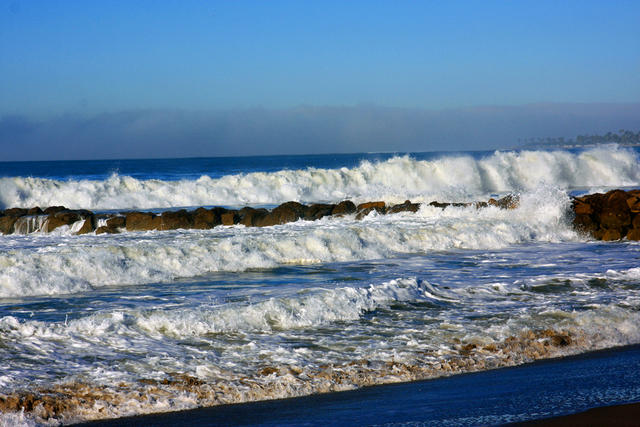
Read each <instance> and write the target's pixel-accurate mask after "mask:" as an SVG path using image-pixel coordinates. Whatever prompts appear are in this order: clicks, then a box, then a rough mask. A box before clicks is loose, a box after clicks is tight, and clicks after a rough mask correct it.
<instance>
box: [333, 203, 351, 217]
mask: <svg viewBox="0 0 640 427" xmlns="http://www.w3.org/2000/svg"><path fill="white" fill-rule="evenodd" d="M356 210H357V209H356V205H355V204H354V203H353V202H352V201H351V200H344V201H342V202H340V203H338V204H337V205H336V206H335V207H334V208H333V209H332V210H331V215H349V214H352V213H355V211H356Z"/></svg>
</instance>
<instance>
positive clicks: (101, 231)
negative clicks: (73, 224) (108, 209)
mask: <svg viewBox="0 0 640 427" xmlns="http://www.w3.org/2000/svg"><path fill="white" fill-rule="evenodd" d="M119 232H120V229H119V228H118V227H110V226H108V225H103V226H102V227H98V228H96V235H97V234H105V233H106V234H117V233H119Z"/></svg>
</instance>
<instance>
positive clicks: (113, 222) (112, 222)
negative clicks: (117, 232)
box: [107, 216, 126, 229]
mask: <svg viewBox="0 0 640 427" xmlns="http://www.w3.org/2000/svg"><path fill="white" fill-rule="evenodd" d="M125 227H126V218H125V217H123V216H114V217H111V218H109V219H108V220H107V228H115V229H118V228H125Z"/></svg>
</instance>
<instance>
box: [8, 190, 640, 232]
mask: <svg viewBox="0 0 640 427" xmlns="http://www.w3.org/2000/svg"><path fill="white" fill-rule="evenodd" d="M518 204H519V198H518V197H517V196H516V195H507V196H505V197H503V198H500V199H489V200H488V201H486V202H484V201H482V202H473V203H442V202H437V201H433V202H430V203H428V205H429V206H433V207H436V208H441V209H445V208H447V207H449V206H453V207H475V208H477V209H481V208H486V207H489V206H496V207H498V208H501V209H513V208H516V207H517V206H518ZM420 206H421V204H420V203H412V202H411V201H410V200H407V201H405V202H404V203H400V204H395V205H388V204H386V203H385V202H383V201H373V202H366V203H361V204H359V205H356V204H354V203H353V202H352V201H350V200H345V201H342V202H340V203H337V204H323V203H316V204H312V205H303V204H301V203H298V202H286V203H283V204H281V205H279V206H277V207H275V208H273V209H271V210H268V209H263V208H252V207H248V206H247V207H244V208H242V209H227V208H223V207H214V208H210V209H208V208H204V207H201V208H198V209H195V210H191V211H188V210H186V209H181V210H177V211H166V212H162V213H153V212H140V211H127V212H120V213H112V214H111V213H110V214H107V213H94V212H91V211H88V210H72V209H67V208H65V207H64V206H50V207H48V208H46V209H41V208H40V207H34V208H30V209H26V208H10V209H5V210H4V211H0V233H2V234H28V233H33V232H51V231H54V230H56V229H57V228H59V227H62V226H67V227H69V229H70V230H71V233H74V234H86V233H94V232H95V234H104V233H109V234H114V233H120V232H122V231H149V230H177V229H198V230H205V229H211V228H213V227H217V226H220V225H236V224H242V225H244V226H246V227H267V226H271V225H278V224H285V223H288V222H294V221H298V220H306V221H315V220H318V219H321V218H324V217H328V216H343V215H351V214H355V218H356V219H358V220H360V219H362V218H364V217H365V216H367V215H368V214H369V213H371V212H372V211H376V212H377V213H378V214H380V215H388V214H395V213H399V212H417V211H418V209H420ZM571 206H572V212H571V214H572V215H573V225H574V226H575V228H576V229H577V230H578V231H580V232H583V233H585V234H588V235H590V236H591V237H593V238H595V239H598V240H620V239H623V238H627V239H629V240H640V190H630V191H623V190H613V191H609V192H608V193H604V194H600V193H596V194H589V195H586V196H581V197H576V198H574V199H573V202H572V205H571Z"/></svg>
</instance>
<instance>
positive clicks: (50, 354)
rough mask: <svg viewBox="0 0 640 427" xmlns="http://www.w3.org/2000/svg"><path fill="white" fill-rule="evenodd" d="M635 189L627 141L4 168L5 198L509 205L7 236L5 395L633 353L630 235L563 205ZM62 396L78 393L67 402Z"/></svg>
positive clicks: (381, 373) (106, 394)
mask: <svg viewBox="0 0 640 427" xmlns="http://www.w3.org/2000/svg"><path fill="white" fill-rule="evenodd" d="M611 188H640V151H639V150H638V149H635V150H634V149H630V148H621V147H617V146H604V147H599V148H592V149H586V150H571V151H563V150H555V151H553V150H551V151H496V152H468V153H390V154H349V155H315V156H274V157H252V158H211V159H165V160H121V161H80V162H13V163H0V208H9V207H16V206H19V207H33V206H41V207H46V206H54V205H64V206H66V207H69V208H83V209H91V210H94V211H118V210H126V209H144V210H152V211H161V210H166V209H170V208H177V207H190V208H193V207H199V206H227V207H238V206H263V207H272V206H275V205H277V204H279V203H282V202H285V201H289V200H296V201H299V202H302V203H313V202H333V203H337V202H339V201H341V200H344V199H350V200H352V201H354V202H356V203H358V202H363V201H372V200H384V201H386V202H388V203H398V202H403V201H404V200H406V199H410V200H412V201H417V202H430V201H432V200H437V201H441V202H468V201H479V200H487V199H488V198H489V197H498V196H502V195H505V194H513V193H515V194H518V195H519V197H520V204H519V206H518V207H517V208H516V209H513V210H502V209H498V208H496V207H488V208H485V209H476V208H473V207H449V208H447V209H444V210H442V209H439V208H435V207H432V206H428V205H426V204H425V205H423V206H422V207H421V208H420V210H419V211H418V212H416V213H406V212H405V213H399V214H393V215H377V214H376V213H375V212H374V213H371V214H370V215H368V216H367V217H365V218H364V219H362V220H356V219H355V217H354V216H345V217H340V218H337V217H336V218H333V217H326V218H323V219H322V220H318V221H313V222H311V221H302V220H301V221H298V222H295V223H289V224H284V225H279V226H273V227H264V228H245V227H244V226H219V227H216V228H214V229H211V230H176V231H152V232H124V233H121V234H116V235H93V234H89V235H82V236H76V235H74V234H73V233H72V230H70V229H68V228H66V229H65V228H63V227H61V228H59V229H56V231H55V232H53V233H50V234H44V233H31V234H22V235H15V234H14V235H6V236H0V394H2V395H11V394H12V393H21V392H24V391H31V392H36V393H37V394H39V395H46V396H54V397H55V396H57V397H58V398H60V399H62V398H64V399H65V400H66V401H69V402H71V403H70V404H69V405H68V407H66V408H65V410H64V411H63V412H62V415H58V416H57V418H50V419H47V414H46V409H45V408H44V406H39V407H37V408H36V410H35V411H33V412H30V413H9V412H5V413H3V414H0V424H6V425H14V424H16V423H18V424H24V425H33V424H38V423H40V424H43V423H44V424H46V423H48V424H56V423H58V422H64V423H68V422H75V421H81V420H89V419H98V418H108V417H120V416H126V415H134V414H142V413H150V412H160V411H168V410H178V409H185V408H193V407H198V406H207V405H214V404H220V403H232V402H246V401H252V400H262V399H272V398H281V397H290V396H301V395H308V394H314V393H321V392H327V391H335V390H348V389H353V388H357V387H361V386H366V385H372V384H381V383H389V382H398V381H409V380H416V379H423V378H433V377H438V376H443V375H451V374H455V373H461V372H469V371H480V370H486V369H491V368H495V367H500V366H510V365H517V364H522V363H527V362H531V361H533V360H536V359H541V358H547V357H554V356H562V355H569V354H578V353H584V352H589V351H593V350H596V349H602V348H609V347H615V346H621V345H627V344H637V343H640V329H639V328H638V324H640V292H639V289H640V244H638V242H629V241H620V242H606V243H605V242H596V241H592V240H590V239H589V238H587V237H586V236H583V235H579V234H578V233H576V232H575V231H574V230H573V229H572V228H571V226H570V222H571V217H570V215H569V213H568V212H569V206H570V203H571V201H570V196H571V195H575V194H581V193H586V192H594V191H605V190H607V189H611ZM74 398H75V400H73V399H74Z"/></svg>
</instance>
